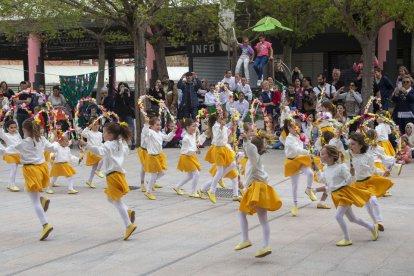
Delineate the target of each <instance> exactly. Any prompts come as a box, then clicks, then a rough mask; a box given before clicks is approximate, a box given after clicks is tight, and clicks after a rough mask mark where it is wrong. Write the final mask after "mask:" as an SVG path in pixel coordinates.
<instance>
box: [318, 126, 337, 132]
mask: <svg viewBox="0 0 414 276" xmlns="http://www.w3.org/2000/svg"><path fill="white" fill-rule="evenodd" d="M325 131H329V132H332V133H333V134H335V129H333V127H331V126H325V127H322V128H321V132H322V133H324V132H325Z"/></svg>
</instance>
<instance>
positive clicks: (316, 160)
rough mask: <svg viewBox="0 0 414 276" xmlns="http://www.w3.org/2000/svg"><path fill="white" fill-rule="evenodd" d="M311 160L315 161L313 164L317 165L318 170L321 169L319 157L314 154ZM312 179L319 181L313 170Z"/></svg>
mask: <svg viewBox="0 0 414 276" xmlns="http://www.w3.org/2000/svg"><path fill="white" fill-rule="evenodd" d="M313 161H314V162H315V165H316V166H317V167H318V169H319V170H320V171H323V164H322V162H321V158H320V157H319V156H315V157H313ZM313 181H315V182H319V181H318V174H317V173H316V171H313Z"/></svg>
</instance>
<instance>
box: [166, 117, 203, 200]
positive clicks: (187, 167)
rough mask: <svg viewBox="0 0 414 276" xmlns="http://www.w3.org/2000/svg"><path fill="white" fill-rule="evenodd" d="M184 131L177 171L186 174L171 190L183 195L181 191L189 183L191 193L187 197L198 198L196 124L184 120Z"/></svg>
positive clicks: (198, 170)
mask: <svg viewBox="0 0 414 276" xmlns="http://www.w3.org/2000/svg"><path fill="white" fill-rule="evenodd" d="M183 128H184V129H185V133H184V137H183V140H182V144H181V155H180V159H179V160H178V164H177V170H179V171H181V172H186V173H187V177H186V178H184V179H183V180H181V181H180V183H178V184H177V186H175V187H173V190H174V191H175V192H176V193H177V195H183V194H184V191H183V190H182V189H181V188H182V187H183V186H184V185H185V184H186V183H187V182H189V181H191V184H192V187H191V193H190V194H189V197H194V198H199V197H200V196H199V194H198V193H197V184H198V179H199V178H200V170H201V168H200V163H199V162H198V158H197V155H196V154H199V153H200V150H199V149H198V147H197V145H198V141H197V133H196V132H197V130H198V129H197V124H196V122H194V121H193V120H192V119H185V121H184V122H183Z"/></svg>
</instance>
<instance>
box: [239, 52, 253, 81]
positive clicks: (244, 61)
mask: <svg viewBox="0 0 414 276" xmlns="http://www.w3.org/2000/svg"><path fill="white" fill-rule="evenodd" d="M249 62H250V58H249V57H246V56H245V57H242V56H240V57H239V59H238V60H237V65H236V74H239V73H240V68H241V66H242V64H243V69H244V76H245V77H246V79H247V80H249V79H250V75H249Z"/></svg>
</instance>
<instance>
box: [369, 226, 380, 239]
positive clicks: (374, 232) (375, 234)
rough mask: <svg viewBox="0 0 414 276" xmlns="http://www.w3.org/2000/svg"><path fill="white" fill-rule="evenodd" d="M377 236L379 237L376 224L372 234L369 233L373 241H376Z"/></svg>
mask: <svg viewBox="0 0 414 276" xmlns="http://www.w3.org/2000/svg"><path fill="white" fill-rule="evenodd" d="M378 236H379V233H378V224H374V230H372V232H371V239H372V240H373V241H376V240H378Z"/></svg>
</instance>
